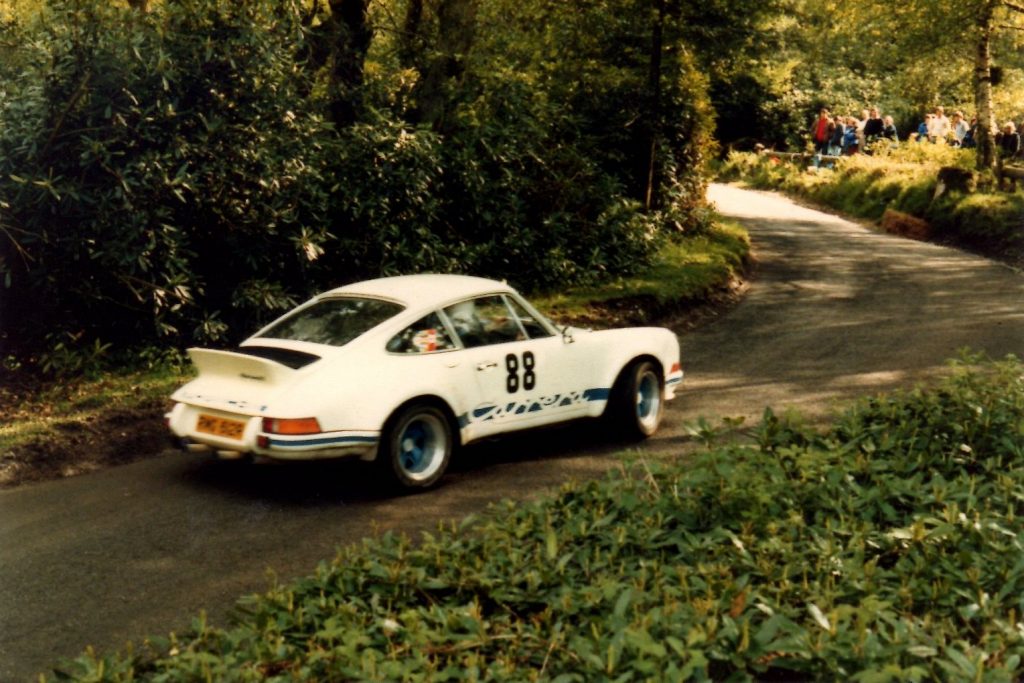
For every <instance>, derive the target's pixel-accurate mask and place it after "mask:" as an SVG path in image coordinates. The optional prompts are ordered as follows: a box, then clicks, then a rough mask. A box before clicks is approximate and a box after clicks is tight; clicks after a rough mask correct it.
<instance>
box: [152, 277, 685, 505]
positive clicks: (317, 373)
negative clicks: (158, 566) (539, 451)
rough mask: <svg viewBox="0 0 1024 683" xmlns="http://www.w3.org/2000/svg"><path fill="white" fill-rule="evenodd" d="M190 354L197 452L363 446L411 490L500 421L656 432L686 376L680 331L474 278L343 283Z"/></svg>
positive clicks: (178, 399)
mask: <svg viewBox="0 0 1024 683" xmlns="http://www.w3.org/2000/svg"><path fill="white" fill-rule="evenodd" d="M189 355H190V356H191V358H192V362H193V363H194V364H195V366H196V368H197V370H198V376H197V378H196V379H194V380H192V381H191V382H189V383H188V384H186V385H185V386H183V387H182V388H181V389H179V390H178V391H176V392H175V393H174V394H173V396H172V397H171V398H172V399H173V400H174V401H175V405H174V408H173V409H172V410H171V412H170V413H168V415H167V419H168V424H169V426H170V429H171V431H172V432H173V433H174V435H175V437H176V439H177V440H178V441H179V442H180V444H181V445H182V446H183V447H184V448H186V449H187V450H189V451H196V452H200V451H208V452H214V453H216V454H218V455H219V456H221V457H223V458H237V457H241V456H243V455H256V456H265V457H270V458H278V459H286V460H305V459H315V458H334V457H340V456H349V455H351V456H357V457H360V458H362V459H364V460H375V461H377V462H378V463H379V464H380V465H381V467H382V468H383V469H384V470H385V471H386V473H387V474H388V476H390V477H392V478H393V479H394V480H395V481H396V482H397V483H398V484H399V485H401V486H402V487H405V488H425V487H428V486H431V485H432V484H434V483H436V482H437V481H438V479H440V478H441V475H442V474H444V471H445V468H446V467H447V466H448V461H449V459H450V458H451V453H452V449H453V447H456V446H458V445H461V444H466V443H469V442H471V441H476V440H478V439H482V438H485V437H492V436H495V435H497V434H501V433H504V432H511V431H515V430H519V429H527V428H531V427H538V426H542V425H549V424H554V423H559V422H564V421H567V420H573V419H576V418H584V417H604V418H606V419H607V420H608V421H609V422H611V423H612V424H614V425H616V427H617V428H618V429H619V430H620V433H621V434H622V435H623V436H628V437H635V438H644V437H646V436H649V435H651V434H653V433H654V431H655V430H656V429H657V428H658V425H659V423H660V422H661V418H662V414H663V410H664V402H665V401H667V400H669V399H671V398H673V396H674V395H675V389H676V386H677V385H678V384H679V383H680V382H681V381H682V379H683V371H682V369H681V367H680V362H679V343H678V340H677V339H676V336H675V334H673V333H672V332H670V331H669V330H666V329H663V328H656V327H634V328H626V329H616V330H603V331H590V330H581V329H574V328H565V329H561V330H559V329H558V328H556V327H555V326H554V325H552V323H551V322H549V321H548V320H547V319H546V318H544V316H542V315H541V314H540V313H538V312H537V311H536V309H534V308H533V307H532V306H531V305H530V304H529V303H528V302H526V301H525V300H524V299H523V298H522V297H520V296H519V294H518V293H516V292H515V291H514V290H513V289H512V288H510V287H509V286H508V285H505V284H503V283H500V282H495V281H493V280H486V279H483V278H477V277H468V276H462V275H406V276H400V277H390V278H381V279H378V280H369V281H366V282H359V283H356V284H352V285H348V286H345V287H340V288H338V289H334V290H331V291H329V292H326V293H324V294H321V295H319V296H317V297H315V298H313V299H312V300H310V301H308V302H306V303H305V304H302V305H301V306H299V307H297V308H296V309H294V310H293V311H291V312H289V313H287V314H286V315H284V316H282V317H281V318H279V319H278V320H276V321H274V322H272V323H271V324H270V325H267V326H266V327H264V328H263V329H262V330H260V331H259V332H257V333H256V334H255V335H253V336H252V337H250V338H249V339H247V340H246V341H244V342H242V344H241V345H240V346H239V348H237V349H236V350H234V351H215V350H210V349H190V350H189Z"/></svg>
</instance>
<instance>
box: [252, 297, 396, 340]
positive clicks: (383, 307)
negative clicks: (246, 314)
mask: <svg viewBox="0 0 1024 683" xmlns="http://www.w3.org/2000/svg"><path fill="white" fill-rule="evenodd" d="M402 309H403V307H402V306H400V305H398V304H396V303H394V302H391V301H381V300H379V299H365V298H357V297H334V298H330V299H323V300H322V301H318V302H316V303H315V304H313V305H311V306H307V307H306V308H303V309H300V310H297V311H295V312H294V313H291V314H290V315H288V316H286V317H284V318H282V319H281V320H279V321H278V322H276V323H274V324H273V325H271V326H270V327H269V328H267V329H266V330H264V331H263V333H261V334H260V335H258V336H259V337H264V338H270V339H290V340H294V341H303V342H312V343H314V344H328V345H330V346H343V345H344V344H347V343H349V342H350V341H352V340H353V339H355V338H356V337H358V336H359V335H361V334H363V333H364V332H366V331H367V330H369V329H371V328H373V327H376V326H377V325H379V324H381V323H382V322H384V321H385V320H387V319H388V318H391V317H393V316H394V315H396V314H398V313H400V312H401V311H402Z"/></svg>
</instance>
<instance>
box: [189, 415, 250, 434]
mask: <svg viewBox="0 0 1024 683" xmlns="http://www.w3.org/2000/svg"><path fill="white" fill-rule="evenodd" d="M196 431H197V432H202V433H203V434H213V435H214V436H223V437H224V438H226V439H235V440H237V441H241V440H242V433H243V432H245V423H244V422H241V421H239V420H226V419H224V418H222V417H214V416H213V415H204V414H200V415H199V420H198V421H197V422H196Z"/></svg>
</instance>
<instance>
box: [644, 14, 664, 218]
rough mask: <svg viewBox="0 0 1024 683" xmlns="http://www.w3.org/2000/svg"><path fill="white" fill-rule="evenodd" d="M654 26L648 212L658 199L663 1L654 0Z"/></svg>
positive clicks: (652, 31) (656, 204) (648, 163)
mask: <svg viewBox="0 0 1024 683" xmlns="http://www.w3.org/2000/svg"><path fill="white" fill-rule="evenodd" d="M654 5H655V15H654V25H653V26H652V27H651V55H650V73H649V74H648V84H647V87H648V88H649V89H650V92H651V111H650V117H651V129H650V138H651V139H650V147H649V151H648V155H647V183H646V188H645V191H644V209H645V210H647V211H650V210H651V209H653V208H656V207H657V206H658V203H659V199H660V198H659V197H658V183H659V178H658V173H657V167H658V164H657V161H658V141H659V139H660V137H661V53H662V49H663V46H664V35H665V0H655V2H654Z"/></svg>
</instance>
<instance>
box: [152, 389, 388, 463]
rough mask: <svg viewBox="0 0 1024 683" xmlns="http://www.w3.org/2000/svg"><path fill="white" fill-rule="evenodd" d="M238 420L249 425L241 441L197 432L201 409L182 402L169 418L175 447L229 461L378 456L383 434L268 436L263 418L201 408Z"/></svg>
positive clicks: (366, 432)
mask: <svg viewBox="0 0 1024 683" xmlns="http://www.w3.org/2000/svg"><path fill="white" fill-rule="evenodd" d="M201 412H202V413H203V414H205V415H208V414H213V415H215V416H216V417H223V418H225V419H231V420H234V421H239V422H245V428H244V430H243V431H242V435H241V437H240V438H237V439H236V438H228V437H224V436H217V435H212V434H205V433H199V432H197V431H196V423H197V418H198V415H199V413H200V409H198V408H195V407H192V406H189V405H186V404H183V403H178V404H177V405H175V406H174V409H173V410H171V412H170V413H168V414H167V415H166V416H165V417H166V419H167V424H168V426H169V428H170V430H171V434H172V439H173V441H174V445H175V446H176V447H177V448H180V449H181V450H183V451H187V452H189V453H211V454H215V455H217V456H218V457H220V458H223V459H225V460H237V459H239V458H243V457H246V456H261V457H265V458H272V459H274V460H326V459H331V458H348V457H358V458H361V459H363V460H373V459H374V458H375V457H377V446H378V444H379V442H380V433H379V432H372V431H334V432H325V433H321V434H308V435H297V436H292V435H283V434H267V433H264V432H263V431H262V430H261V427H262V422H263V421H262V418H260V417H255V416H248V415H238V414H233V413H221V412H219V411H211V410H208V409H205V408H203V409H201Z"/></svg>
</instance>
